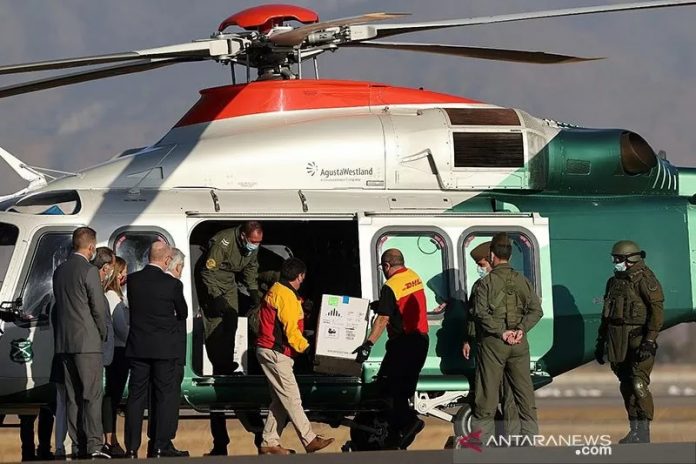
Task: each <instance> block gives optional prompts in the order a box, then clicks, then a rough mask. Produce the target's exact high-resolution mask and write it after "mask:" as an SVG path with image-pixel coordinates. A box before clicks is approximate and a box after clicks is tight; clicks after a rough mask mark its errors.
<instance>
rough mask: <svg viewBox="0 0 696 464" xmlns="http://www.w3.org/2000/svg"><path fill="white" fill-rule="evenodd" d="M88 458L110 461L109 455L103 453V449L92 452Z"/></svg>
mask: <svg viewBox="0 0 696 464" xmlns="http://www.w3.org/2000/svg"><path fill="white" fill-rule="evenodd" d="M90 457H91V458H92V459H111V455H110V454H109V453H106V452H104V450H103V449H101V450H99V451H95V452H93V453H92V454H91V456H90Z"/></svg>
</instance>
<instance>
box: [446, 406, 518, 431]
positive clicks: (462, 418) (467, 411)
mask: <svg viewBox="0 0 696 464" xmlns="http://www.w3.org/2000/svg"><path fill="white" fill-rule="evenodd" d="M473 417H474V410H473V408H472V407H471V405H470V404H469V403H464V404H463V405H462V406H461V407H460V408H459V411H457V414H455V416H454V423H453V424H452V425H453V427H454V435H455V436H457V437H463V436H466V435H469V434H470V433H471V431H472V429H471V423H472V420H473ZM494 423H495V433H496V435H498V436H501V435H505V421H504V417H503V413H502V411H501V407H500V406H498V408H496V411H495V418H494Z"/></svg>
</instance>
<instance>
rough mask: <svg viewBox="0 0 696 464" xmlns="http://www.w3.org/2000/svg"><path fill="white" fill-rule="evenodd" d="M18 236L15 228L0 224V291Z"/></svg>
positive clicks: (17, 230)
mask: <svg viewBox="0 0 696 464" xmlns="http://www.w3.org/2000/svg"><path fill="white" fill-rule="evenodd" d="M18 235H19V229H17V228H16V227H15V226H13V225H12V224H3V223H0V289H2V283H3V282H4V281H5V274H6V273H7V268H8V267H9V266H10V260H11V259H12V253H13V252H14V249H15V245H16V244H17V236H18Z"/></svg>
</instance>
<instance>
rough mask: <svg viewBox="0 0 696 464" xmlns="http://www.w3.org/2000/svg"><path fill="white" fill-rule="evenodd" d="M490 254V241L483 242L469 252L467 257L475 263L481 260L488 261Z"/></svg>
mask: <svg viewBox="0 0 696 464" xmlns="http://www.w3.org/2000/svg"><path fill="white" fill-rule="evenodd" d="M490 254H491V242H490V240H489V241H488V242H483V243H481V244H480V245H478V246H476V248H474V249H473V250H471V253H469V255H470V256H471V259H473V260H474V261H475V262H477V263H478V262H479V261H481V260H482V259H488V257H489V256H490Z"/></svg>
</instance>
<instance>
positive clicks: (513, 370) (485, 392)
mask: <svg viewBox="0 0 696 464" xmlns="http://www.w3.org/2000/svg"><path fill="white" fill-rule="evenodd" d="M511 255H512V244H511V243H510V239H509V238H508V236H507V234H506V233H498V234H496V235H495V236H493V239H492V240H491V247H490V255H489V256H490V263H491V264H492V265H493V269H492V270H491V272H490V273H489V274H488V275H486V276H485V277H483V278H482V279H481V280H480V283H479V285H478V286H477V288H476V293H474V314H475V317H476V322H477V324H478V327H479V329H480V332H479V333H480V335H481V342H480V343H479V353H478V356H479V358H478V362H477V363H476V380H475V385H474V398H475V399H474V417H473V421H472V422H473V423H472V430H474V431H481V437H480V439H481V442H482V443H483V444H484V445H485V444H487V443H488V440H489V438H490V437H491V435H492V434H493V431H494V424H493V419H494V414H495V409H496V407H497V406H498V397H499V394H500V383H501V382H502V380H503V376H504V377H505V379H506V380H507V381H508V382H509V383H510V387H511V389H512V393H513V397H514V399H515V404H516V406H517V409H518V413H519V418H520V421H521V423H520V435H522V436H523V440H522V443H525V441H524V437H529V440H532V439H533V438H532V436H533V435H536V434H537V433H538V431H539V426H538V423H537V414H536V405H535V401H534V387H533V385H532V378H531V375H530V372H529V366H530V355H529V343H528V341H527V333H528V332H529V331H530V330H531V329H532V327H534V326H535V325H536V323H537V322H539V319H541V317H542V315H543V312H542V310H541V301H540V300H539V297H538V296H537V294H536V293H535V291H534V287H533V286H532V283H531V282H530V281H529V280H527V278H526V277H525V276H523V275H522V274H520V273H519V272H517V271H515V270H514V269H512V267H511V266H510V264H509V263H508V260H509V259H510V256H511Z"/></svg>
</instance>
